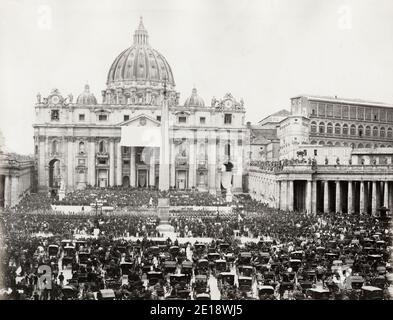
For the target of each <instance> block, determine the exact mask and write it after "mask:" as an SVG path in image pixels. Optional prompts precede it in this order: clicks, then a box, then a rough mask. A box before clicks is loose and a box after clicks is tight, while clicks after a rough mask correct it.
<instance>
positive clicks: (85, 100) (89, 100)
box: [76, 84, 97, 105]
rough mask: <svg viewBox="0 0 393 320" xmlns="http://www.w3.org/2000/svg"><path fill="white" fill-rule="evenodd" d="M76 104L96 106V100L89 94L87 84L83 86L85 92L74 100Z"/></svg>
mask: <svg viewBox="0 0 393 320" xmlns="http://www.w3.org/2000/svg"><path fill="white" fill-rule="evenodd" d="M76 103H77V104H88V105H90V104H97V99H96V97H95V96H94V94H92V93H90V87H89V85H88V84H86V85H85V91H83V92H82V93H81V94H80V95H79V96H78V99H77V100H76Z"/></svg>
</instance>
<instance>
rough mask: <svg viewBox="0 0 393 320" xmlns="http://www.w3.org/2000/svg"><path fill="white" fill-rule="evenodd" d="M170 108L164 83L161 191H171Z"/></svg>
mask: <svg viewBox="0 0 393 320" xmlns="http://www.w3.org/2000/svg"><path fill="white" fill-rule="evenodd" d="M169 150H170V149H169V108H168V99H167V88H166V81H165V82H164V99H163V102H162V108H161V147H160V175H159V183H158V184H159V186H158V188H159V189H160V191H167V190H169Z"/></svg>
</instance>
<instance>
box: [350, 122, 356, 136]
mask: <svg viewBox="0 0 393 320" xmlns="http://www.w3.org/2000/svg"><path fill="white" fill-rule="evenodd" d="M354 135H356V126H355V125H354V124H353V125H351V136H354Z"/></svg>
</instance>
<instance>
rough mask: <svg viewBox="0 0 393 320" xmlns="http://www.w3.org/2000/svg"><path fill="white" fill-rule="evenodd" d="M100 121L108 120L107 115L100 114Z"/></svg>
mask: <svg viewBox="0 0 393 320" xmlns="http://www.w3.org/2000/svg"><path fill="white" fill-rule="evenodd" d="M98 120H100V121H106V120H108V116H107V115H106V114H100V115H98Z"/></svg>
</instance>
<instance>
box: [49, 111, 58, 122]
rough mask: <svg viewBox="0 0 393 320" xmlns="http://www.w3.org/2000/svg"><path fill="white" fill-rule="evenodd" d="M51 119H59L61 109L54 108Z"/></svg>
mask: <svg viewBox="0 0 393 320" xmlns="http://www.w3.org/2000/svg"><path fill="white" fill-rule="evenodd" d="M50 119H51V120H59V110H52V111H51V113H50Z"/></svg>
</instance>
